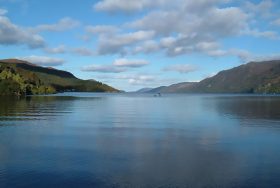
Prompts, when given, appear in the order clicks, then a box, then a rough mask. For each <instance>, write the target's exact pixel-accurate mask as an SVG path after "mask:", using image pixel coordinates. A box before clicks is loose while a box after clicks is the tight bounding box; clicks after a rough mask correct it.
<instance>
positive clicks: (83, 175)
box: [0, 93, 280, 188]
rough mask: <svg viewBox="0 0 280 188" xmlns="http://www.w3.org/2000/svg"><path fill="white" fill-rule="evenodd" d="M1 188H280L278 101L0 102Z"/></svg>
mask: <svg viewBox="0 0 280 188" xmlns="http://www.w3.org/2000/svg"><path fill="white" fill-rule="evenodd" d="M0 187H1V188H6V187H8V188H19V187H28V188H33V187H34V188H40V187H42V188H45V187H67V188H72V187H73V188H77V187H81V188H87V187H280V97H277V96H248V95H239V96H238V95H164V96H162V97H153V96H152V95H136V94H93V93H83V94H82V93H66V94H61V95H56V96H36V97H29V98H24V99H16V98H0Z"/></svg>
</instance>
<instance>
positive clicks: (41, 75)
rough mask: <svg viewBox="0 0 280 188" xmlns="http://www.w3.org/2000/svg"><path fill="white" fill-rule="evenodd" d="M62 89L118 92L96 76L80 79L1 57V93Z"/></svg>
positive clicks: (63, 72) (55, 70)
mask: <svg viewBox="0 0 280 188" xmlns="http://www.w3.org/2000/svg"><path fill="white" fill-rule="evenodd" d="M64 91H80V92H119V90H117V89H115V88H113V87H111V86H108V85H106V84H103V83H101V82H98V81H95V80H82V79H79V78H77V77H75V76H74V75H73V74H72V73H70V72H67V71H63V70H58V69H54V68H50V67H42V66H39V65H35V64H32V63H30V62H27V61H22V60H18V59H3V60H0V95H33V94H52V93H57V92H64Z"/></svg>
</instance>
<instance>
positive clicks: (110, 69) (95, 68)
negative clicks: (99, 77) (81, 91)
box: [82, 65, 126, 73]
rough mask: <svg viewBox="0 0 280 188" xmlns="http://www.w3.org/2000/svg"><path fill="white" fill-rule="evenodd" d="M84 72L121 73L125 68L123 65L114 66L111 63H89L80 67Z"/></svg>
mask: <svg viewBox="0 0 280 188" xmlns="http://www.w3.org/2000/svg"><path fill="white" fill-rule="evenodd" d="M82 71H85V72H100V73H121V72H125V71H126V69H125V68H123V67H116V66H113V65H90V66H86V67H83V68H82Z"/></svg>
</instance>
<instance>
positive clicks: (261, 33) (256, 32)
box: [244, 29, 279, 40]
mask: <svg viewBox="0 0 280 188" xmlns="http://www.w3.org/2000/svg"><path fill="white" fill-rule="evenodd" d="M244 34H247V35H250V36H254V37H264V38H268V39H272V40H276V39H279V35H278V33H277V32H275V31H259V30H257V29H254V30H249V31H245V32H244Z"/></svg>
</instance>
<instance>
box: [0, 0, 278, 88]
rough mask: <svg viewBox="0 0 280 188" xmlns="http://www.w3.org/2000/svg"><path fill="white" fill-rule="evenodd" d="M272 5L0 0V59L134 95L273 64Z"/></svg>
mask: <svg viewBox="0 0 280 188" xmlns="http://www.w3.org/2000/svg"><path fill="white" fill-rule="evenodd" d="M279 40H280V2H279V1H276V0H275V1H272V0H254V1H253V0H251V1H249V0H248V1H246V0H245V1H241V0H196V1H192V0H172V1H171V0H153V1H150V0H130V1H128V0H100V1H93V0H83V1H77V0H59V1H55V0H40V1H38V0H0V58H1V59H5V58H18V59H23V60H28V61H30V62H32V63H35V64H38V65H42V66H53V67H55V68H57V69H63V70H67V71H70V72H72V73H74V74H75V75H76V76H77V77H79V78H82V79H96V80H99V81H102V82H105V83H107V84H109V85H111V86H113V87H116V88H118V89H122V90H126V91H133V90H137V89H139V88H143V87H156V86H160V85H169V84H173V83H178V82H186V81H199V80H202V79H204V78H207V77H209V76H212V75H214V74H216V73H217V72H219V71H221V70H224V69H228V68H232V67H235V66H238V65H240V64H243V63H246V62H249V61H261V60H270V59H280V53H279V52H280V45H279Z"/></svg>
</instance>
